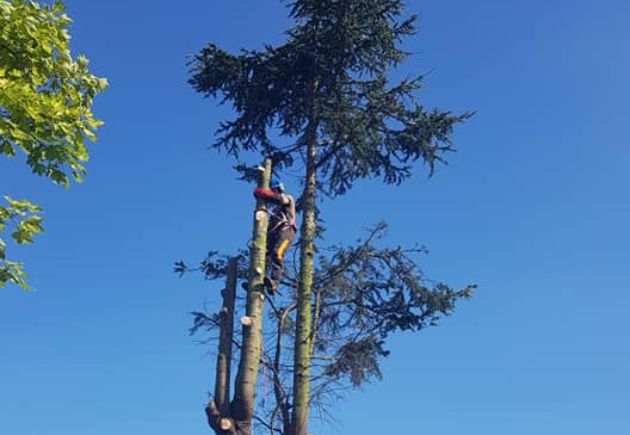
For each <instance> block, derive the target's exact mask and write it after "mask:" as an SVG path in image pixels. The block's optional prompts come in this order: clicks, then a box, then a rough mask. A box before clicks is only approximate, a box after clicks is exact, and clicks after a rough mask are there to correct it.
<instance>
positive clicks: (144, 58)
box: [0, 0, 630, 435]
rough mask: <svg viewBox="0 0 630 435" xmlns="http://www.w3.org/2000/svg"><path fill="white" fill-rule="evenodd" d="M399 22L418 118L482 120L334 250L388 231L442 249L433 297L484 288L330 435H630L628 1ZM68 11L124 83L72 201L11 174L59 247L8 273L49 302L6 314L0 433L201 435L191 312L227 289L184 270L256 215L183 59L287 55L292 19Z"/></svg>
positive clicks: (7, 168) (201, 372)
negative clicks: (431, 172)
mask: <svg viewBox="0 0 630 435" xmlns="http://www.w3.org/2000/svg"><path fill="white" fill-rule="evenodd" d="M409 3H410V8H409V9H410V11H414V12H421V13H422V15H423V17H422V21H421V23H420V33H419V34H418V35H417V37H415V38H413V39H412V40H410V41H409V42H408V45H407V48H409V49H410V50H412V51H414V52H416V53H417V55H416V56H414V57H413V58H411V59H410V60H409V61H408V62H407V63H406V64H405V66H404V68H403V69H402V73H406V72H410V73H411V72H429V71H430V72H431V73H430V75H429V78H428V81H427V89H426V91H425V92H424V93H423V98H424V101H425V102H426V104H427V105H428V106H433V105H437V106H439V107H442V108H449V109H453V110H456V111H463V110H467V109H475V110H477V115H476V116H475V117H474V119H473V120H472V121H471V122H470V123H468V124H467V125H465V126H463V127H461V128H460V129H459V130H458V132H457V135H456V137H455V139H456V143H457V145H458V148H459V150H460V151H459V152H458V153H457V154H455V155H453V156H451V159H450V161H451V164H450V166H449V167H445V168H440V169H439V171H438V173H437V174H436V175H435V176H434V177H433V178H432V179H430V180H429V179H427V177H426V176H425V174H424V173H423V172H422V171H418V176H416V177H414V178H413V180H412V181H410V182H408V183H406V184H405V185H403V186H401V187H399V188H395V187H389V186H383V185H381V184H379V183H378V182H364V183H360V184H359V185H358V186H357V187H356V188H355V189H354V190H353V191H351V192H350V193H349V194H348V195H346V196H344V197H342V198H340V199H338V200H336V201H335V202H334V203H333V202H328V203H324V205H323V210H324V213H325V216H326V219H327V221H328V223H329V228H330V229H329V232H328V237H329V240H330V241H349V240H351V239H354V238H355V237H356V236H358V235H360V233H361V229H362V228H363V227H365V226H366V225H369V224H371V223H374V222H376V221H378V220H379V219H382V218H385V219H387V220H389V222H390V224H391V230H390V233H389V241H390V242H392V243H405V242H407V241H410V240H417V241H419V242H422V243H424V244H426V245H427V246H428V247H429V248H430V249H431V254H430V255H429V256H428V257H427V258H426V259H425V260H424V261H423V267H424V269H425V270H426V272H427V273H428V274H429V275H430V276H431V277H433V278H435V279H443V280H446V281H447V282H449V283H452V284H453V285H455V286H463V285H465V284H467V283H468V282H477V283H479V284H480V289H479V291H478V293H477V296H476V297H475V299H474V300H473V301H472V302H468V303H464V304H461V305H460V306H459V309H458V310H457V312H456V313H455V315H454V316H452V317H450V318H448V319H446V320H445V321H444V322H443V324H442V326H440V327H439V328H433V329H430V330H427V331H425V332H423V333H421V334H417V335H403V336H399V337H397V338H396V339H395V340H393V341H392V343H391V349H392V351H393V352H392V355H391V357H390V358H389V359H388V360H387V361H386V363H385V364H384V374H385V379H384V381H383V382H380V383H374V384H372V385H370V386H368V387H367V388H365V390H364V391H362V392H357V393H356V394H353V395H352V396H351V399H350V400H348V401H346V402H344V403H342V404H339V406H338V407H337V417H338V424H337V426H336V427H335V428H327V429H325V430H322V431H319V432H318V433H320V434H324V433H325V434H335V433H339V434H343V433H345V434H348V433H352V434H366V435H371V434H383V433H400V432H403V431H404V432H405V433H413V434H416V433H417V434H430V435H461V434H464V433H465V434H467V435H532V434H538V435H557V434H565V433H571V434H573V435H592V434H607V435H622V434H623V435H625V434H628V433H630V418H629V416H628V410H629V409H630V374H629V373H630V350H629V348H628V333H629V332H630V316H629V313H630V284H629V280H628V277H627V273H628V263H629V255H628V252H627V251H628V246H629V245H630V231H629V230H628V222H629V220H630V205H629V201H628V188H629V187H630V171H628V167H630V152H629V150H628V142H629V140H630V134H629V133H628V129H627V126H626V124H627V122H628V119H629V110H628V101H630V91H629V89H630V88H629V87H628V84H627V80H628V77H630V60H629V57H628V41H629V40H630V27H629V26H628V22H629V21H630V3H628V2H627V1H625V0H607V1H602V2H595V1H586V0H574V1H543V0H532V1H528V2H524V1H514V0H484V1H476V2H472V1H468V0H426V1H418V2H416V1H414V2H409ZM184 5H185V6H184ZM67 7H68V10H69V13H70V15H71V16H72V18H74V20H75V24H74V26H73V28H72V35H73V49H74V51H75V53H78V52H82V53H85V54H86V55H87V56H88V57H89V58H90V59H91V66H92V68H93V70H94V71H95V72H96V73H97V74H99V75H101V76H104V77H107V78H108V79H109V80H110V88H109V89H108V91H107V92H106V94H104V95H103V96H102V97H100V98H99V99H98V101H97V104H96V107H95V110H96V113H97V115H98V116H99V117H100V118H102V119H104V120H105V122H106V125H105V127H104V128H103V129H102V131H101V132H100V135H99V136H100V137H99V141H98V143H97V144H96V145H95V146H94V147H92V154H91V156H92V157H91V162H90V164H89V175H88V177H87V179H86V181H85V182H84V183H83V184H82V185H79V186H73V187H72V188H71V189H70V190H69V191H65V190H64V189H62V188H60V187H57V186H53V185H50V183H49V182H47V181H46V180H44V179H39V178H36V177H35V176H32V175H31V174H30V173H28V170H27V169H26V167H25V166H24V165H23V164H22V160H23V159H21V158H20V159H15V161H14V162H7V161H6V160H5V159H3V160H2V161H0V168H1V169H0V186H1V189H0V191H1V192H2V193H10V194H11V195H12V196H14V197H22V196H23V197H28V198H30V199H32V200H34V201H37V202H39V203H40V204H42V205H43V206H44V207H45V210H46V233H45V234H44V235H43V236H41V237H39V238H38V239H37V242H36V244H35V245H33V246H31V247H29V248H28V249H25V250H19V251H17V252H16V251H14V252H15V254H16V255H18V256H19V258H20V259H21V260H23V261H25V262H26V265H27V268H28V271H29V272H30V282H31V284H32V285H34V286H35V287H36V288H37V292H35V293H24V292H21V291H20V290H18V289H17V288H7V289H4V290H2V291H1V292H0V331H1V332H0V433H2V434H7V435H79V434H80V435H83V434H88V435H111V434H119V435H127V434H128V435H132V434H133V435H138V434H151V435H172V434H187V435H194V434H206V433H209V429H208V428H207V427H206V423H205V422H204V419H203V415H202V405H203V403H204V401H205V400H206V397H207V396H206V391H207V390H209V389H210V388H211V386H212V378H213V375H212V366H213V358H211V357H210V356H208V355H206V354H205V349H204V348H202V347H200V346H196V345H195V344H194V343H193V342H192V340H191V339H190V338H189V337H188V335H187V328H188V326H189V323H190V319H189V317H188V315H187V312H188V311H190V310H193V309H197V308H199V307H200V306H201V304H202V303H203V301H204V300H205V299H208V300H210V301H216V299H217V291H218V286H216V285H211V284H208V283H205V282H203V281H202V280H201V279H200V278H198V277H188V278H185V279H177V278H176V277H175V276H174V275H173V274H172V273H171V268H172V264H173V262H174V261H175V260H178V259H186V260H190V261H193V262H194V261H195V260H197V259H199V258H201V256H202V255H203V254H204V253H205V252H206V251H207V250H209V249H220V250H224V251H232V250H235V249H236V248H238V247H239V246H241V245H242V244H243V242H244V241H245V240H247V238H248V236H249V234H250V217H251V206H252V200H251V192H250V186H247V185H245V184H243V183H241V182H237V181H234V174H233V172H232V171H231V169H230V168H231V162H230V161H228V160H226V159H225V158H224V156H222V155H219V154H217V153H215V152H214V151H211V150H208V149H207V145H208V144H209V143H210V142H211V140H212V134H213V131H214V129H215V127H216V126H217V123H218V122H219V121H220V120H221V119H223V118H224V117H225V116H226V115H227V114H228V112H227V110H226V109H224V108H217V107H216V104H215V102H214V101H211V100H203V99H202V98H201V97H200V96H199V95H197V94H195V93H194V92H193V91H192V90H191V89H190V88H189V86H188V85H187V84H186V79H187V70H186V66H185V62H186V58H185V56H186V54H189V53H194V52H196V51H197V50H198V49H199V48H201V47H202V46H203V45H204V44H205V43H206V42H209V41H212V42H215V43H217V44H219V45H220V46H223V47H225V48H228V49H230V50H236V49H238V48H239V47H260V46H261V45H262V44H263V43H265V42H277V41H280V40H281V38H282V31H283V30H284V29H285V28H286V26H287V25H288V22H287V20H286V17H285V14H286V10H285V9H284V8H283V7H282V6H280V3H279V2H276V1H264V2H263V1H260V0H247V1H246V0H242V1H233V2H223V1H221V2H219V1H207V0H188V1H186V2H180V4H179V5H176V4H175V3H174V2H165V1H163V2H157V1H148V0H138V1H133V2H129V1H120V0H116V1H113V0H112V1H109V2H94V1H85V0H81V1H79V0H68V1H67ZM286 181H287V184H288V187H289V188H292V187H296V186H294V184H292V183H293V182H292V180H291V179H288V180H286ZM373 195H376V196H377V200H376V201H374V200H372V199H370V198H372V197H373Z"/></svg>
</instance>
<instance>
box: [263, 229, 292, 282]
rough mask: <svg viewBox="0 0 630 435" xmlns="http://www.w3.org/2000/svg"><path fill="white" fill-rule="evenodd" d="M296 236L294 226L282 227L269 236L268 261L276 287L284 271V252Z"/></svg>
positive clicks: (272, 280) (271, 277)
mask: <svg viewBox="0 0 630 435" xmlns="http://www.w3.org/2000/svg"><path fill="white" fill-rule="evenodd" d="M294 237H295V229H294V228H293V227H285V228H280V229H278V230H276V231H273V232H271V233H269V235H268V236H267V262H268V264H269V267H270V269H271V274H270V277H269V278H270V279H271V282H272V284H273V287H274V288H277V287H278V284H280V278H281V277H282V273H283V272H284V253H285V252H286V250H287V248H288V247H289V246H291V242H293V239H294Z"/></svg>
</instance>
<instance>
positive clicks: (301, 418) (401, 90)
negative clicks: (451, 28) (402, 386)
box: [190, 0, 470, 435]
mask: <svg viewBox="0 0 630 435" xmlns="http://www.w3.org/2000/svg"><path fill="white" fill-rule="evenodd" d="M289 14H290V17H291V19H292V20H293V22H294V25H293V27H292V28H291V29H289V30H288V31H287V32H286V41H285V42H284V43H283V44H281V45H279V46H266V47H265V48H264V49H262V50H245V49H244V50H242V51H241V52H240V53H238V54H231V53H228V52H226V51H225V50H222V49H221V48H219V47H218V46H216V45H215V44H208V45H207V46H206V47H205V48H203V49H202V50H201V51H200V52H199V53H198V54H197V55H196V56H195V57H194V59H193V60H192V61H191V63H190V72H191V77H190V83H191V85H192V86H193V87H194V88H195V89H196V90H197V91H199V92H200V93H202V94H203V95H205V96H210V97H218V98H220V99H221V101H222V102H223V103H228V104H231V105H232V107H233V109H234V112H235V116H234V118H233V119H231V120H228V121H224V122H222V123H221V125H220V127H219V129H218V132H217V141H216V142H215V144H214V146H215V147H216V148H218V149H223V150H226V151H227V152H228V153H229V154H231V155H232V156H234V157H235V158H236V159H240V156H241V155H242V154H243V153H247V152H254V153H257V154H261V155H262V156H265V157H270V158H272V159H273V161H274V165H275V167H276V168H277V169H282V168H289V167H291V166H293V165H294V164H295V163H296V162H297V161H298V160H303V161H304V162H305V171H304V175H303V179H302V181H303V192H302V194H301V197H300V201H299V202H300V207H301V214H302V223H301V228H300V257H299V263H300V264H299V268H300V269H299V270H300V273H299V277H298V291H297V318H296V329H295V345H294V352H295V355H294V373H293V375H294V377H293V393H292V397H293V406H292V419H291V420H292V429H291V431H292V434H294V435H306V433H307V431H306V427H307V422H308V408H309V395H310V387H309V380H310V372H309V369H310V367H311V360H310V349H311V338H312V330H311V325H312V318H311V298H312V285H313V271H314V269H313V257H314V255H315V246H314V240H315V237H316V234H317V233H318V219H317V199H318V194H324V195H326V196H331V197H334V196H337V195H341V194H344V193H346V192H347V191H348V189H350V188H351V187H352V185H353V183H354V182H355V181H356V180H359V179H363V178H372V177H374V178H380V179H382V180H383V181H384V182H385V183H400V182H402V181H404V180H405V179H407V178H408V177H409V176H411V174H412V171H413V166H414V164H416V162H418V161H420V162H424V163H426V164H427V166H428V170H429V172H430V173H432V172H433V170H434V168H435V165H436V164H437V163H438V162H442V161H444V158H445V154H446V153H447V152H448V151H451V150H453V145H452V143H451V141H450V136H451V133H452V131H453V128H454V126H455V125H456V124H457V123H460V122H462V121H464V120H466V119H467V118H468V117H469V116H470V113H463V114H453V113H451V112H449V111H441V110H438V109H431V110H428V109H426V108H424V107H423V106H422V105H421V103H420V101H419V100H418V98H417V91H418V90H419V89H420V88H421V86H422V84H423V77H422V75H418V76H416V77H410V78H408V79H406V80H402V81H400V82H396V83H392V82H391V81H390V80H389V79H388V73H389V72H390V71H391V70H392V69H394V68H395V67H397V66H398V65H399V64H400V63H401V62H402V61H403V60H404V59H405V58H406V57H407V56H408V53H407V52H405V51H404V50H403V49H402V48H401V43H402V41H403V40H404V39H405V37H408V36H411V35H413V34H414V32H415V22H416V18H417V17H416V16H415V15H411V16H405V14H404V3H403V1H401V0H296V1H294V2H291V3H289ZM274 134H279V135H280V136H281V137H282V138H283V139H282V140H281V142H282V143H274V142H273V141H272V140H271V137H272V136H273V135H274Z"/></svg>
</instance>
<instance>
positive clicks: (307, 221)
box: [292, 119, 317, 435]
mask: <svg viewBox="0 0 630 435" xmlns="http://www.w3.org/2000/svg"><path fill="white" fill-rule="evenodd" d="M306 141H307V152H306V184H305V186H304V193H303V194H302V201H303V202H302V205H303V213H302V228H301V234H300V237H301V238H300V282H299V287H298V295H297V296H298V297H297V306H298V307H297V310H298V311H297V319H296V323H297V325H296V334H295V357H294V362H293V368H294V373H293V401H294V402H293V421H292V429H293V434H292V435H306V433H307V424H308V404H309V400H308V399H309V393H310V378H309V376H310V365H311V358H310V351H311V345H310V340H311V289H312V286H313V250H314V245H313V239H314V238H315V225H316V222H315V194H316V183H315V181H316V180H315V157H316V152H317V123H316V122H315V120H314V119H311V120H310V121H309V125H308V126H307V130H306Z"/></svg>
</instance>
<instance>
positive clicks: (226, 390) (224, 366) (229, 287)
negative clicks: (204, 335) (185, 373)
mask: <svg viewBox="0 0 630 435" xmlns="http://www.w3.org/2000/svg"><path fill="white" fill-rule="evenodd" d="M236 267H237V261H236V259H235V258H230V261H229V262H228V267H227V279H226V283H225V289H224V290H223V292H222V294H223V307H222V308H221V312H220V321H221V329H220V335H219V354H218V355H217V367H216V380H215V383H214V401H215V403H216V405H217V408H218V409H219V411H220V412H221V413H223V414H225V413H227V411H228V410H227V405H228V404H229V401H230V368H231V362H232V341H233V337H234V301H235V299H236Z"/></svg>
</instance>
